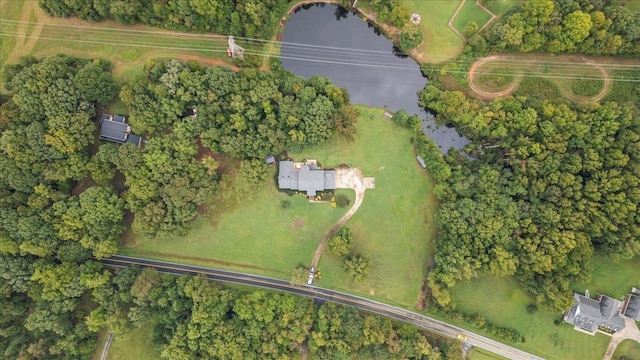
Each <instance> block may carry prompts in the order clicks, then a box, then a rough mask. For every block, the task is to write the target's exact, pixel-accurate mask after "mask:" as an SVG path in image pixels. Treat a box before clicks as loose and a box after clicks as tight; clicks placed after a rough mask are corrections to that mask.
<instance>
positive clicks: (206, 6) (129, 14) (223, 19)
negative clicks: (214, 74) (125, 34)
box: [40, 0, 287, 39]
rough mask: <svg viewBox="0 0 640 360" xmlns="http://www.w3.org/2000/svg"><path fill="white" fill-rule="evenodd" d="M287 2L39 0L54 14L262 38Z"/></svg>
mask: <svg viewBox="0 0 640 360" xmlns="http://www.w3.org/2000/svg"><path fill="white" fill-rule="evenodd" d="M286 5H287V1H285V0H236V1H232V0H167V1H153V0H126V1H125V0H117V1H113V0H87V1H68V0H41V1H40V6H42V8H43V9H44V10H45V11H47V12H48V13H49V14H51V15H53V16H57V17H69V16H77V17H79V18H81V19H85V20H90V21H98V20H101V19H105V18H112V19H114V20H116V21H119V22H121V23H124V24H134V23H143V24H147V25H151V26H156V27H161V28H167V29H176V30H197V31H201V32H215V33H219V34H225V35H234V36H242V37H247V38H260V39H266V38H269V37H270V36H271V34H273V32H274V31H275V26H276V25H277V23H278V21H279V20H280V16H281V15H282V13H283V12H284V9H285V7H286Z"/></svg>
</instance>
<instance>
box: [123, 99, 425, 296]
mask: <svg viewBox="0 0 640 360" xmlns="http://www.w3.org/2000/svg"><path fill="white" fill-rule="evenodd" d="M359 109H360V111H361V112H362V115H361V117H360V119H359V121H358V124H357V128H358V134H357V135H356V141H355V142H354V143H351V144H349V143H346V142H345V141H344V140H342V139H336V140H335V141H332V142H331V143H329V144H327V145H324V146H321V147H317V148H313V149H308V150H306V151H304V152H303V153H297V154H290V156H292V157H293V158H294V160H302V159H303V158H315V159H318V161H319V162H321V164H323V166H327V167H329V166H337V165H340V164H343V163H348V164H351V165H352V166H353V167H358V168H360V169H362V171H363V173H364V175H365V176H374V177H375V178H376V188H375V189H371V190H367V193H366V196H365V199H364V202H363V204H362V206H361V207H360V209H359V210H358V212H357V213H356V214H355V215H354V217H353V218H352V219H351V220H350V221H349V222H348V223H347V226H349V227H350V228H351V229H352V230H353V231H354V233H355V239H354V244H353V250H354V251H356V252H358V253H361V254H362V255H365V256H367V257H369V258H370V259H371V273H370V275H369V277H368V279H367V280H365V281H364V282H362V283H354V282H352V281H351V280H349V279H348V278H347V277H346V275H345V274H344V272H343V270H342V266H343V260H342V259H339V258H336V257H334V256H333V255H331V254H329V253H328V252H327V253H326V254H324V255H323V257H322V259H321V261H320V265H319V269H318V270H320V271H321V272H322V274H323V276H322V280H320V281H319V282H317V285H320V286H324V287H330V288H334V289H339V290H345V291H349V292H354V293H358V294H361V295H365V296H369V297H375V298H378V299H381V300H385V301H389V302H392V303H395V304H399V305H403V306H406V307H412V306H413V305H414V304H415V302H416V300H417V298H418V294H419V292H420V287H421V284H422V280H423V277H424V271H425V270H424V269H425V268H426V262H427V259H428V257H429V256H430V254H431V246H432V245H431V242H432V239H433V238H434V236H435V220H434V216H435V212H436V210H437V203H436V200H435V198H434V197H433V196H432V195H431V186H432V185H431V181H430V179H429V177H428V176H427V174H426V173H425V172H424V171H422V170H420V168H419V166H418V164H417V162H416V160H415V156H414V153H413V148H412V145H411V142H410V139H411V137H412V133H411V132H410V131H408V130H405V129H402V128H399V127H397V126H396V125H395V124H393V123H391V122H390V121H388V120H385V119H384V117H383V111H382V110H381V109H367V108H364V107H359ZM229 166H231V165H229ZM234 166H237V165H234ZM272 175H273V176H274V177H275V175H276V173H275V168H274V169H272ZM232 184H233V185H232V186H231V187H228V188H227V189H225V190H224V192H223V194H222V195H221V196H219V197H218V198H217V199H215V200H214V201H213V202H212V205H211V206H212V208H211V209H210V211H209V212H208V213H207V214H204V215H202V216H200V217H199V218H198V219H196V220H195V221H194V222H193V224H192V225H193V226H192V230H191V231H190V232H189V234H188V235H187V236H185V237H168V238H156V239H144V238H141V237H136V236H133V235H132V234H128V236H127V239H126V241H125V242H124V245H125V247H124V248H123V250H122V252H123V253H128V254H138V255H141V256H147V257H153V258H163V259H169V260H179V261H184V262H192V263H199V264H205V265H209V266H216V267H225V268H232V269H237V270H241V271H247V272H252V273H257V274H264V275H269V276H275V277H279V278H283V279H289V277H290V273H291V270H292V269H293V268H294V267H295V266H297V265H298V264H304V265H308V264H309V263H310V262H311V259H312V257H313V254H314V252H315V250H316V247H317V245H318V243H319V242H320V240H321V239H322V237H323V235H324V234H325V233H326V232H327V230H329V228H330V227H331V225H332V224H335V223H336V222H337V221H338V219H339V218H340V217H341V216H342V215H343V214H344V213H345V212H346V208H338V209H333V208H331V207H330V206H329V205H328V204H311V203H309V202H308V201H307V199H306V198H305V197H302V196H292V197H290V196H288V195H286V194H285V193H282V192H279V191H277V189H276V187H275V181H274V180H271V179H270V180H268V181H267V182H266V183H265V184H263V185H261V186H251V185H249V184H246V183H244V181H240V180H238V178H236V179H234V180H233V182H232ZM339 191H340V193H343V194H346V195H348V196H349V198H350V201H351V203H353V201H354V193H353V191H352V190H339ZM284 200H287V201H289V202H290V206H289V207H288V208H286V209H285V208H282V206H281V203H282V202H283V201H284ZM216 209H218V210H216Z"/></svg>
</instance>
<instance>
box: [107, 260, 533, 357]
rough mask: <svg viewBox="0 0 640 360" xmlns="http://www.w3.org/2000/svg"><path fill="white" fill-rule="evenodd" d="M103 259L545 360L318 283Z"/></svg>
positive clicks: (111, 264)
mask: <svg viewBox="0 0 640 360" xmlns="http://www.w3.org/2000/svg"><path fill="white" fill-rule="evenodd" d="M100 261H101V262H102V264H103V265H105V266H108V267H114V268H121V267H127V266H132V265H138V266H140V267H150V268H154V269H156V270H158V271H159V272H161V273H166V274H173V275H182V274H191V275H199V274H203V275H205V276H206V277H207V278H208V279H210V280H215V281H221V282H228V283H234V284H242V285H250V286H256V287H261V288H265V289H272V290H278V291H284V292H288V293H292V294H297V295H301V296H307V297H311V298H314V299H316V300H320V301H331V302H334V303H338V304H343V305H350V306H355V307H357V308H358V309H360V310H364V311H368V312H371V313H375V314H379V315H382V316H386V317H388V318H391V319H394V320H397V321H402V322H405V323H408V324H412V325H414V326H416V327H419V328H421V329H424V330H428V331H432V332H435V333H437V334H440V335H443V336H447V337H451V338H458V339H464V342H466V343H468V344H471V345H473V346H476V347H479V348H482V349H485V350H487V351H490V352H492V353H495V354H498V355H501V356H504V357H506V358H509V359H518V360H520V359H529V360H543V358H541V357H538V356H535V355H532V354H529V353H527V352H525V351H522V350H519V349H516V348H514V347H511V346H509V345H506V344H503V343H500V342H498V341H494V340H491V339H489V338H486V337H484V336H481V335H478V334H476V333H473V332H471V331H467V330H464V329H461V328H459V327H457V326H453V325H450V324H447V323H445V322H442V321H439V320H436V319H433V318H430V317H427V316H424V315H421V314H417V313H414V312H412V311H409V310H406V309H402V308H399V307H395V306H391V305H388V304H384V303H381V302H378V301H374V300H370V299H365V298H362V297H359V296H355V295H351V294H346V293H342V292H339V291H334V290H330V289H323V288H319V287H317V286H307V285H299V286H294V285H291V284H290V283H289V282H288V281H285V280H281V279H274V278H269V277H266V276H259V275H252V274H245V273H240V272H235V271H228V270H219V269H213V268H208V267H203V266H195V265H187V264H179V263H173V262H167V261H160V260H151V259H143V258H136V257H129V256H120V255H115V256H112V257H110V258H108V259H103V260H100Z"/></svg>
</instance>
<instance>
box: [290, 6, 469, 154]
mask: <svg viewBox="0 0 640 360" xmlns="http://www.w3.org/2000/svg"><path fill="white" fill-rule="evenodd" d="M282 41H283V43H282V45H281V52H280V54H281V55H280V58H281V60H282V65H283V66H284V67H285V68H286V69H288V70H289V71H291V72H293V73H294V74H296V75H300V76H304V77H311V76H313V75H321V76H325V77H328V78H330V79H331V80H332V81H333V83H334V84H336V85H338V86H340V87H345V88H347V89H348V90H349V94H350V95H351V102H352V103H354V104H365V105H369V106H375V107H386V108H387V109H389V110H390V111H397V110H400V109H404V110H406V111H407V112H409V113H410V114H418V115H419V116H420V117H421V118H425V119H426V120H425V122H424V130H425V133H426V134H427V135H429V136H430V137H431V138H432V139H433V140H434V141H436V142H437V143H438V145H439V146H440V148H441V150H443V151H446V150H447V149H449V147H451V146H453V147H456V148H458V149H460V148H462V147H463V146H464V145H465V144H467V143H468V140H467V139H466V138H464V137H462V136H461V135H459V134H458V133H457V132H456V131H455V129H453V128H447V127H439V128H438V127H437V125H436V124H435V122H434V120H433V116H432V115H431V114H429V113H426V112H425V111H424V110H423V109H422V108H420V106H419V105H418V97H417V92H418V91H420V90H422V88H423V87H424V86H425V85H426V83H427V81H428V80H427V79H426V78H425V77H423V76H422V73H421V72H420V68H419V67H418V65H417V64H416V63H415V61H413V59H411V58H408V57H407V56H405V55H403V54H402V53H400V52H399V51H398V49H397V48H395V47H394V46H393V43H392V42H391V40H389V39H387V38H385V37H384V36H380V34H379V33H378V32H377V30H376V29H375V28H374V27H373V26H372V25H371V24H369V23H367V22H366V21H363V20H362V19H361V18H360V17H359V16H357V15H354V14H352V13H350V12H349V11H347V10H345V9H344V8H341V7H336V6H331V5H325V4H317V5H313V6H307V7H306V9H303V8H298V10H297V11H296V12H295V13H294V14H292V15H291V18H290V19H289V20H288V21H287V25H286V28H285V32H284V35H283V38H282Z"/></svg>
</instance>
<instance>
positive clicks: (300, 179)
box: [278, 160, 336, 199]
mask: <svg viewBox="0 0 640 360" xmlns="http://www.w3.org/2000/svg"><path fill="white" fill-rule="evenodd" d="M278 188H279V189H287V190H298V191H304V192H306V193H307V196H309V198H311V199H312V198H313V197H315V196H316V194H317V193H318V192H320V191H325V190H333V189H335V188H336V172H335V170H333V169H321V168H318V166H317V163H316V161H315V160H308V161H307V162H305V163H298V162H293V161H280V163H279V171H278Z"/></svg>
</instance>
